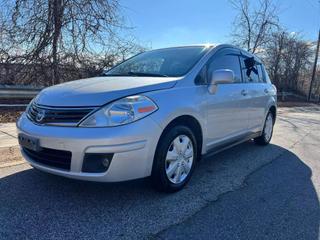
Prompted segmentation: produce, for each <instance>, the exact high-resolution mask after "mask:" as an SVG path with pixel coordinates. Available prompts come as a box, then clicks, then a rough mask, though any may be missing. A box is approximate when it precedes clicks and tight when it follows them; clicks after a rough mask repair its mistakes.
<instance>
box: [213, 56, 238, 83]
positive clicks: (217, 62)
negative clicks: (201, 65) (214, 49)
mask: <svg viewBox="0 0 320 240" xmlns="http://www.w3.org/2000/svg"><path fill="white" fill-rule="evenodd" d="M207 69H208V70H207V79H210V78H211V76H212V73H213V72H214V71H216V70H220V69H230V70H232V71H233V72H234V77H235V82H236V83H239V82H241V68H240V62H239V57H238V55H237V54H235V53H233V52H232V51H228V50H225V51H222V52H221V53H218V55H214V57H213V58H212V59H211V60H210V61H209V64H208V66H207Z"/></svg>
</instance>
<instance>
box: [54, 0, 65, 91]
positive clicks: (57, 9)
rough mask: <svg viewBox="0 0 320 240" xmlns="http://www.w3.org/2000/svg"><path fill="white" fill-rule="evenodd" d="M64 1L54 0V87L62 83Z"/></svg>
mask: <svg viewBox="0 0 320 240" xmlns="http://www.w3.org/2000/svg"><path fill="white" fill-rule="evenodd" d="M62 1H63V0H53V21H54V31H53V41H52V67H53V75H52V85H54V84H55V83H57V82H58V83H59V82H60V77H59V56H58V48H59V38H60V35H61V28H62V17H63V6H62V4H63V2H62Z"/></svg>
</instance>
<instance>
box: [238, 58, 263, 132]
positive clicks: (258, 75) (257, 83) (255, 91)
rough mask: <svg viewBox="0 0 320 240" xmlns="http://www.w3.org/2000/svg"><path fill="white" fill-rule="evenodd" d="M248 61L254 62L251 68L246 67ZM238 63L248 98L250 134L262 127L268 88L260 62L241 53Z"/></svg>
mask: <svg viewBox="0 0 320 240" xmlns="http://www.w3.org/2000/svg"><path fill="white" fill-rule="evenodd" d="M250 61H254V64H253V66H252V67H249V66H248V62H250ZM240 62H241V68H242V77H243V80H244V82H245V85H246V89H247V94H248V97H249V101H248V112H249V123H248V124H249V130H250V131H251V132H258V131H260V130H261V127H262V126H263V123H264V118H265V108H266V106H267V104H268V86H267V82H266V78H265V76H264V74H263V69H262V64H261V62H259V61H258V60H257V59H256V58H254V57H253V56H249V55H245V54H244V53H243V54H242V56H241V57H240ZM251 63H252V62H251ZM249 65H250V64H249Z"/></svg>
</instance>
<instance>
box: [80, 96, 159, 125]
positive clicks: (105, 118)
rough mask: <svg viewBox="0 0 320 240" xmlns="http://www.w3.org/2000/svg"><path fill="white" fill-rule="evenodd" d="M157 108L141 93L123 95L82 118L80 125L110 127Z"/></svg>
mask: <svg viewBox="0 0 320 240" xmlns="http://www.w3.org/2000/svg"><path fill="white" fill-rule="evenodd" d="M157 109H158V107H157V105H156V104H155V103H154V102H153V101H152V100H151V99H149V98H147V97H145V96H141V95H136V96H130V97H125V98H122V99H120V100H117V101H115V102H113V103H110V104H108V105H106V106H105V107H102V108H101V109H99V110H98V111H96V112H94V113H93V114H92V115H89V116H88V117H87V118H86V119H85V120H83V121H82V122H81V123H80V124H79V126H80V127H112V126H119V125H123V124H127V123H131V122H134V121H137V120H139V119H141V118H143V117H145V116H148V115H149V114H151V113H153V112H155V111H156V110H157Z"/></svg>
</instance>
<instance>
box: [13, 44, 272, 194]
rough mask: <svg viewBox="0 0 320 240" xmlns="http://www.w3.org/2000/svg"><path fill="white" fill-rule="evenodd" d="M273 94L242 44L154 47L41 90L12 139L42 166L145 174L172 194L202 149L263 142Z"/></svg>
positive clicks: (78, 172) (89, 174) (87, 173)
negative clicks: (98, 72) (100, 71)
mask: <svg viewBox="0 0 320 240" xmlns="http://www.w3.org/2000/svg"><path fill="white" fill-rule="evenodd" d="M276 101H277V100H276V88H275V86H274V85H272V83H271V82H270V79H269V77H268V74H267V73H266V70H265V68H264V66H263V64H262V63H261V61H260V60H259V59H258V58H257V57H255V56H254V55H252V54H250V53H248V52H246V51H244V50H241V49H239V48H236V47H234V46H232V45H219V46H212V45H196V46H184V47H174V48H165V49H158V50H152V51H147V52H144V53H141V54H138V55H136V56H134V57H132V58H130V59H128V60H126V61H124V62H123V63H120V64H119V65H117V66H115V67H114V68H112V69H110V70H109V71H106V72H105V73H104V74H103V76H99V77H95V78H89V79H83V80H77V81H72V82H68V83H63V84H59V85H56V86H52V87H49V88H46V89H44V90H42V91H41V92H40V93H39V94H38V95H37V96H36V97H35V98H34V99H33V100H32V101H31V103H30V104H29V106H28V107H27V109H26V112H25V113H23V114H22V116H21V117H20V119H19V120H18V122H17V128H18V136H19V143H20V146H21V152H22V155H23V156H24V158H25V159H26V160H27V161H28V162H29V163H30V164H31V165H32V166H33V167H35V168H37V169H40V170H42V171H45V172H48V173H52V174H57V175H61V176H64V177H70V178H75V179H82V180H89V181H101V182H118V181H125V180H131V179H137V178H144V177H149V176H151V179H152V182H153V183H154V186H155V187H156V188H157V189H159V190H162V191H167V192H173V191H177V190H180V189H181V188H182V187H183V186H184V185H185V184H186V183H187V182H188V181H189V179H190V177H191V175H192V172H193V170H194V168H195V166H196V163H197V161H198V160H199V159H200V158H201V156H202V155H204V154H206V153H209V152H218V151H221V150H223V149H226V148H228V147H231V146H234V145H236V144H239V143H241V142H244V141H247V140H250V139H254V141H255V142H256V143H257V144H260V145H266V144H268V143H269V142H270V139H271V137H272V132H273V125H274V123H275V119H276V108H277V107H276Z"/></svg>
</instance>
